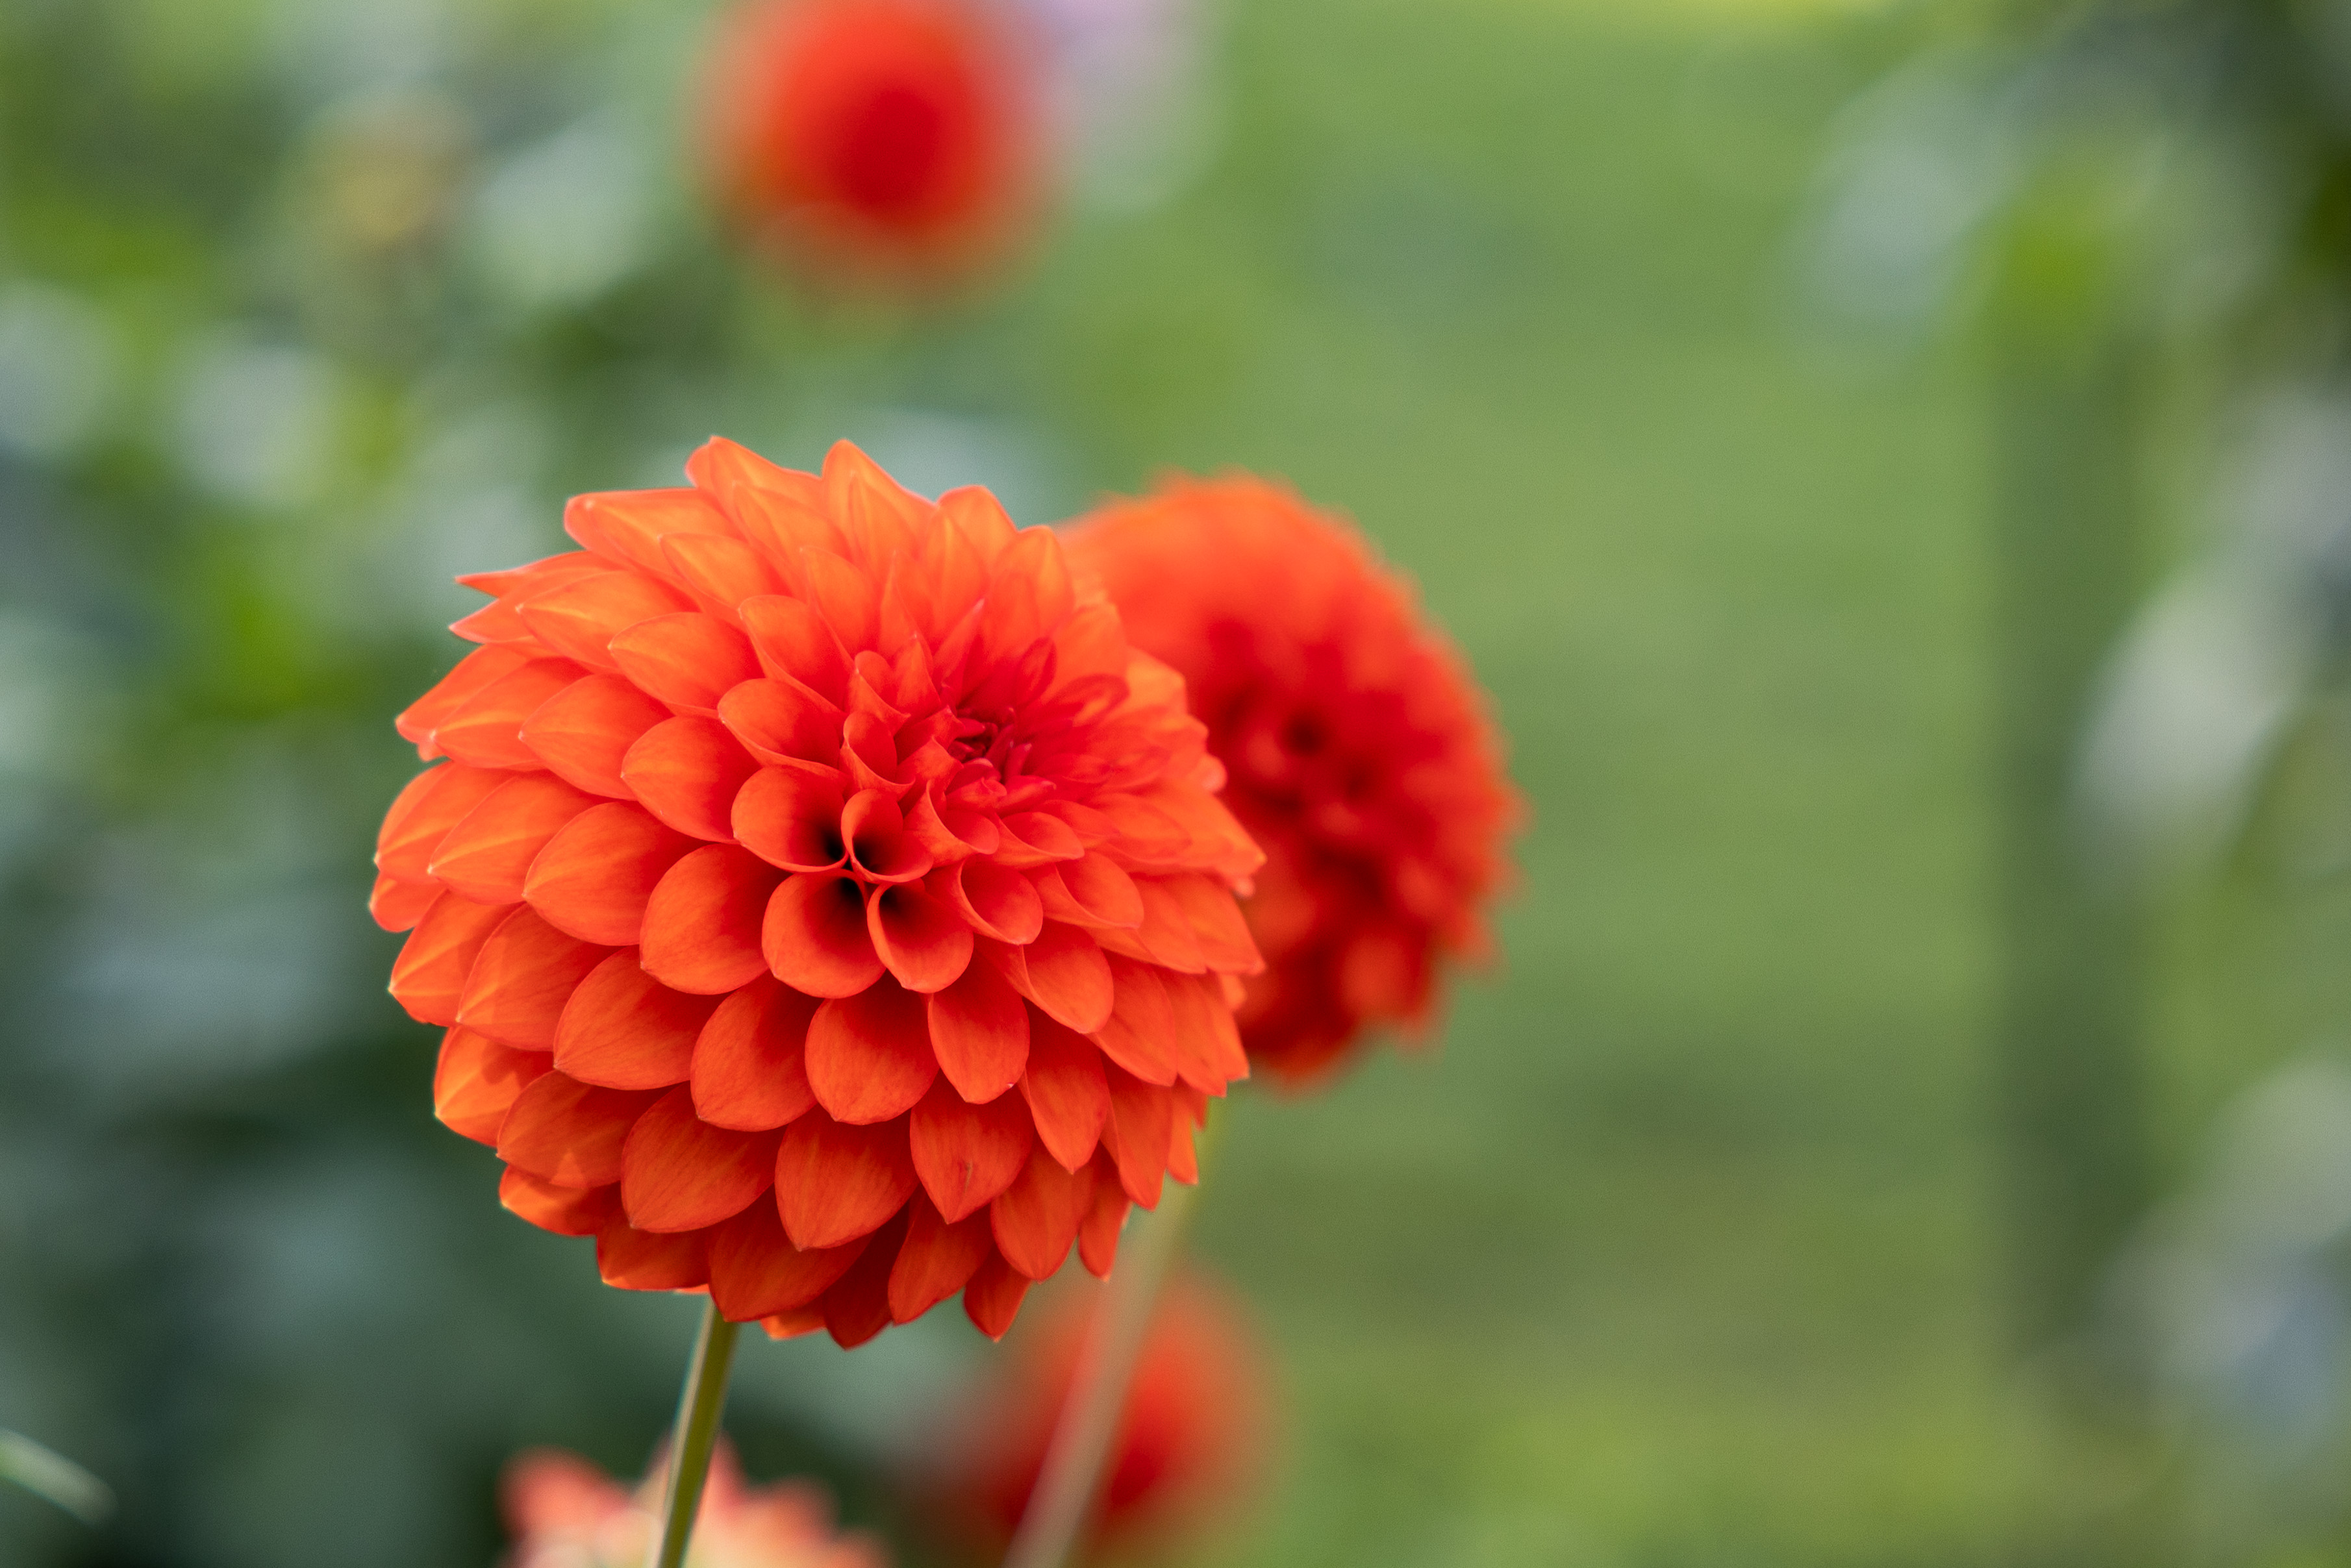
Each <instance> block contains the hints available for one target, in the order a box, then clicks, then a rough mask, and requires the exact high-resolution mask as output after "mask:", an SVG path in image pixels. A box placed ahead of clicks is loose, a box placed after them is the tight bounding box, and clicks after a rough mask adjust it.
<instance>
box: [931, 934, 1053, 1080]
mask: <svg viewBox="0 0 2351 1568" xmlns="http://www.w3.org/2000/svg"><path fill="white" fill-rule="evenodd" d="M930 1023H931V1050H932V1051H933V1053H934V1054H936V1055H937V1057H938V1059H939V1071H940V1072H942V1073H944V1074H946V1080H947V1082H948V1083H950V1084H952V1085H955V1088H956V1093H957V1094H959V1095H961V1096H963V1097H964V1098H965V1099H967V1100H969V1101H972V1102H973V1103H975V1104H978V1103H981V1102H984V1101H988V1100H993V1099H995V1098H996V1097H997V1096H999V1095H1001V1094H1003V1093H1004V1091H1005V1090H1007V1089H1008V1088H1010V1087H1011V1086H1012V1085H1014V1084H1017V1083H1019V1081H1020V1074H1021V1071H1022V1069H1024V1068H1025V1067H1027V1066H1028V1064H1029V1007H1028V1004H1027V1003H1026V1002H1022V1001H1021V1000H1020V993H1019V992H1017V991H1014V990H1013V989H1012V987H1011V985H1010V984H1009V983H1008V981H1006V980H1005V979H1004V977H1003V976H1002V975H999V974H998V973H997V972H996V971H995V970H994V969H993V968H992V967H990V966H989V965H987V964H984V963H976V964H972V965H970V966H969V967H967V969H965V971H963V975H962V977H961V978H960V979H958V980H957V981H956V982H955V983H954V984H953V985H950V986H948V987H947V988H946V990H944V991H937V992H932V993H931V998H930Z"/></svg>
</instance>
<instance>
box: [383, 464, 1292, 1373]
mask: <svg viewBox="0 0 2351 1568" xmlns="http://www.w3.org/2000/svg"><path fill="white" fill-rule="evenodd" d="M686 472H687V474H688V477H690V478H691V479H692V480H693V482H694V483H693V485H692V487H691V488H687V489H680V490H652V491H629V492H616V493H608V494H601V495H583V496H580V497H578V498H577V499H575V500H574V501H573V502H572V503H571V504H570V506H569V508H568V509H567V511H566V513H565V516H564V525H565V528H566V529H567V530H568V531H569V533H570V535H571V536H572V537H573V538H574V539H576V540H578V541H579V542H580V545H582V546H584V547H583V548H581V549H580V550H576V551H573V552H571V553H569V554H568V555H561V556H550V557H549V558H548V559H546V560H544V561H538V562H536V563H534V564H532V565H530V566H522V567H518V568H517V569H516V570H513V571H507V572H491V573H486V574H483V575H481V576H473V577H467V578H465V579H462V580H463V581H465V583H467V584H468V585H469V586H471V587H476V588H479V589H480V590H482V591H483V592H485V593H487V594H489V595H491V596H492V597H493V600H494V602H493V603H491V604H490V605H488V606H486V607H484V608H482V609H480V610H477V611H475V613H474V614H473V615H471V616H468V617H467V618H465V619H464V620H461V621H459V622H458V623H457V625H456V628H455V629H456V630H457V631H458V632H459V634H460V635H462V636H465V637H468V638H471V639H474V640H475V641H477V642H480V643H482V644H483V645H484V646H483V647H481V648H480V649H477V650H475V652H473V653H472V654H469V655H468V656H466V658H465V659H464V660H463V661H462V662H460V663H459V664H458V666H457V667H456V669H455V670H452V671H451V672H450V673H449V675H448V676H447V677H445V678H444V680H442V681H441V683H440V684H439V685H437V686H435V687H434V689H433V690H432V691H430V692H429V693H427V694H426V696H425V697H424V698H423V701H419V702H418V703H417V704H416V705H415V706H414V707H413V708H411V709H409V710H408V711H407V712H405V713H403V714H402V715H401V718H400V722H399V727H400V731H401V733H402V734H403V735H404V736H406V737H407V738H409V739H410V740H412V741H413V742H416V745H417V749H418V751H419V752H420V753H422V754H423V756H424V757H426V758H427V759H434V758H444V759H446V760H445V761H443V762H442V763H440V764H439V765H437V766H434V767H432V768H429V769H427V770H426V771H425V772H424V773H423V774H419V775H418V776H417V777H416V778H415V779H414V780H413V781H412V782H411V783H410V784H409V785H408V787H407V788H406V789H404V790H402V792H401V794H400V797H399V799H398V800H396V801H394V802H393V804H392V809H391V811H390V812H389V813H388V814H387V815H386V816H385V818H384V825H383V831H382V836H381V840H380V842H379V846H378V851H377V859H376V863H377V866H378V867H379V868H380V870H381V876H380V877H378V879H377V882H376V890H375V898H374V901H373V909H374V911H375V914H376V917H377V919H379V920H380V921H381V923H382V924H383V925H385V926H386V927H388V928H390V929H411V928H413V929H412V930H411V934H410V936H409V939H408V944H407V946H406V947H405V948H404V949H403V950H402V952H401V955H400V958H399V961H398V962H397V963H396V964H395V965H394V967H393V970H392V994H393V995H394V996H395V997H397V998H398V999H399V1000H400V1002H401V1003H402V1006H404V1007H406V1008H407V1009H408V1011H409V1012H410V1013H411V1014H412V1015H413V1016H414V1017H416V1018H419V1019H422V1020H423V1021H425V1022H427V1023H437V1024H441V1025H444V1027H446V1028H447V1030H448V1034H447V1036H446V1038H445V1040H444V1043H443V1045H442V1047H441V1065H440V1071H439V1075H438V1077H437V1078H436V1080H435V1083H434V1103H435V1106H436V1108H437V1110H438V1112H439V1114H440V1116H441V1119H442V1120H443V1121H444V1122H446V1123H447V1124H448V1125H449V1126H450V1127H454V1128H455V1129H456V1130H457V1131H459V1132H461V1133H464V1134H465V1136H467V1137H472V1138H475V1139H478V1140H479V1141H481V1142H483V1143H486V1144H490V1145H492V1146H493V1147H496V1149H497V1151H498V1155H499V1157H500V1158H502V1159H504V1160H505V1161H506V1162H507V1171H506V1176H505V1179H504V1182H503V1184H502V1187H501V1189H500V1190H501V1195H502V1197H503V1199H504V1200H505V1202H506V1205H507V1208H509V1209H511V1210H514V1211H515V1212H516V1213H517V1214H519V1215H521V1216H522V1217H523V1218H524V1219H526V1220H530V1221H531V1222H532V1223H534V1224H536V1225H538V1226H541V1227H543V1228H545V1229H547V1230H549V1231H558V1232H560V1233H562V1234H566V1235H591V1234H592V1235H593V1236H594V1237H595V1238H596V1261H597V1265H598V1267H599V1269H600V1270H601V1272H602V1274H603V1278H604V1280H605V1282H607V1283H610V1284H614V1285H619V1286H622V1287H624V1288H627V1289H633V1290H704V1289H706V1290H707V1291H708V1292H709V1293H710V1295H711V1298H712V1300H713V1301H714V1302H715V1303H716V1306H717V1308H718V1310H719V1311H720V1312H721V1313H722V1314H724V1315H725V1316H726V1318H727V1319H728V1320H730V1321H733V1322H738V1323H739V1322H747V1321H749V1320H752V1319H755V1318H758V1319H765V1320H766V1321H767V1323H768V1327H769V1329H770V1331H771V1332H776V1333H793V1332H804V1331H806V1330H809V1329H812V1328H815V1327H817V1326H819V1325H822V1326H823V1327H826V1328H828V1329H830V1330H831V1333H832V1334H833V1336H834V1337H835V1338H836V1339H838V1340H840V1341H841V1343H842V1344H843V1345H854V1344H858V1343H860V1342H862V1341H863V1340H865V1339H868V1338H870V1337H872V1335H873V1334H877V1333H879V1332H881V1330H882V1329H883V1327H884V1326H885V1325H887V1324H891V1323H893V1322H896V1323H904V1322H906V1321H908V1320H909V1319H911V1318H913V1317H914V1316H916V1315H918V1314H921V1313H923V1312H925V1311H926V1310H928V1309H929V1308H930V1307H931V1306H933V1305H934V1304H935V1303H938V1302H940V1301H943V1300H945V1299H946V1297H948V1296H950V1295H953V1294H955V1293H956V1292H957V1291H961V1292H962V1293H963V1299H964V1308H965V1311H966V1312H967V1313H968V1314H970V1316H971V1319H972V1321H973V1322H974V1323H976V1324H978V1325H979V1326H980V1327H981V1328H982V1329H984V1330H985V1331H987V1333H989V1334H1002V1333H1003V1331H1004V1329H1005V1327H1006V1325H1007V1324H1009V1323H1010V1322H1011V1320H1012V1316H1013V1314H1014V1312H1015V1311H1016V1310H1017V1309H1018V1307H1019V1302H1020V1298H1021V1294H1022V1293H1023V1292H1025V1291H1026V1290H1027V1289H1028V1288H1029V1282H1031V1281H1033V1280H1040V1279H1043V1278H1044V1277H1046V1276H1047V1275H1049V1274H1050V1273H1052V1272H1054V1271H1055V1270H1056V1269H1057V1268H1059V1267H1060V1266H1061V1262H1062V1261H1063V1259H1064V1258H1065V1256H1066V1255H1067V1254H1068V1252H1069V1250H1070V1247H1071V1242H1072V1241H1076V1242H1077V1243H1078V1245H1079V1248H1080V1251H1081V1254H1082V1255H1083V1258H1084V1261H1085V1262H1086V1264H1087V1266H1088V1267H1090V1268H1092V1270H1093V1271H1094V1272H1096V1273H1102V1272H1105V1271H1107V1270H1108V1268H1109V1266H1110V1262H1111V1259H1112V1256H1113V1252H1114V1251H1115V1248H1116V1244H1117V1236H1118V1230H1119V1226H1120V1223H1121V1222H1122V1221H1123V1219H1124V1217H1125V1214H1126V1210H1127V1205H1128V1203H1129V1202H1130V1201H1132V1202H1136V1203H1141V1204H1144V1206H1146V1207H1149V1206H1151V1205H1153V1204H1155V1203H1156V1202H1157V1200H1158V1197H1159V1191H1160V1182H1161V1179H1162V1177H1163V1176H1164V1175H1165V1174H1166V1173H1169V1172H1173V1173H1174V1174H1175V1176H1176V1177H1177V1178H1178V1179H1182V1180H1185V1181H1190V1180H1192V1179H1195V1174H1196V1170H1195V1166H1194V1163H1193V1155H1192V1141H1191V1140H1192V1130H1193V1128H1194V1127H1196V1126H1198V1125H1201V1124H1202V1123H1203V1122H1204V1121H1205V1119H1206V1116H1207V1099H1208V1096H1214V1095H1219V1094H1221V1093H1223V1092H1224V1088H1225V1085H1226V1084H1227V1082H1228V1081H1229V1080H1231V1079H1234V1078H1238V1077H1240V1076H1243V1075H1245V1074H1246V1072H1247V1070H1248V1062H1247V1058H1246V1057H1245V1056H1244V1055H1243V1054H1242V1050H1241V1044H1240V1038H1239V1035H1238V1033H1237V1032H1236V1030H1235V1028H1234V1024H1233V1021H1232V1011H1231V1010H1232V1007H1233V1006H1234V1004H1235V1003H1236V1002H1237V1001H1238V996H1239V990H1240V983H1241V982H1240V981H1239V979H1238V977H1239V976H1241V975H1244V974H1247V973H1249V972H1251V971H1255V970H1256V969H1258V968H1259V966H1260V962H1261V961H1260V960H1259V957H1258V955H1257V951H1256V949H1255V948H1254V947H1253V946H1252V945H1251V943H1250V940H1249V931H1248V929H1247V927H1246V926H1245V925H1244V924H1243V922H1242V920H1241V917H1240V914H1239V911H1238V907H1237V906H1236V904H1235V901H1234V897H1233V893H1232V890H1231V889H1232V887H1233V885H1234V884H1235V883H1236V882H1238V881H1239V880H1241V879H1243V878H1245V877H1247V876H1248V875H1249V873H1250V872H1251V871H1253V870H1254V869H1255V868H1256V867H1257V866H1258V865H1259V861H1260V859H1261V857H1260V856H1259V853H1258V851H1257V849H1256V847H1255V846H1253V845H1251V844H1250V843H1249V837H1248V836H1247V835H1246V834H1244V833H1243V832H1242V831H1241V830H1240V827H1239V826H1238V824H1237V823H1235V822H1234V820H1233V818H1232V817H1231V815H1229V814H1228V813H1227V812H1226V810H1225V809H1224V807H1223V806H1222V805H1219V804H1218V803H1217V798H1216V796H1215V794H1213V793H1212V792H1213V791H1214V790H1215V788H1216V787H1217V785H1218V784H1220V782H1221V780H1222V774H1223V770H1222V769H1221V768H1220V767H1219V766H1218V765H1217V763H1216V762H1215V761H1214V760H1213V759H1212V758H1210V757H1209V756H1208V754H1207V751H1206V749H1205V745H1204V741H1205V735H1204V732H1203V731H1202V730H1201V728H1200V726H1199V724H1198V723H1197V722H1196V721H1195V720H1193V719H1191V718H1190V717H1189V716H1187V715H1186V712H1185V710H1184V689H1183V682H1182V681H1181V680H1179V679H1178V678H1177V677H1176V676H1175V674H1174V673H1173V672H1172V671H1171V670H1168V669H1167V668H1166V667H1165V665H1163V664H1161V663H1159V662H1158V661H1157V660H1155V659H1151V658H1149V657H1148V656H1146V655H1144V654H1142V653H1139V652H1137V651H1135V650H1134V649H1131V648H1130V647H1129V646H1128V645H1127V641H1126V638H1125V634H1124V632H1123V630H1122V629H1121V628H1120V625H1119V618H1118V613H1117V611H1115V610H1114V609H1113V608H1112V607H1110V606H1109V605H1108V604H1107V603H1105V602H1103V601H1102V599H1101V597H1099V595H1097V594H1092V593H1087V592H1081V591H1080V590H1079V589H1078V588H1077V587H1074V586H1073V583H1072V580H1071V575H1070V573H1069V571H1068V569H1067V567H1066V566H1065V564H1064V562H1063V558H1062V554H1061V544H1060V541H1059V540H1057V539H1056V538H1055V537H1054V535H1053V534H1052V533H1051V532H1050V530H1048V529H1042V528H1031V529H1029V530H1026V531H1024V532H1018V533H1016V532H1015V531H1014V529H1013V526H1012V524H1011V523H1010V522H1009V521H1008V519H1007V518H1006V517H1005V515H1004V513H1003V511H1002V509H1001V508H999V507H998V505H997V504H996V501H995V498H994V497H993V496H991V495H989V494H988V493H987V492H986V491H983V490H977V489H966V490H959V491H955V492H952V493H949V494H947V495H946V496H945V497H943V498H942V499H941V500H939V501H938V502H937V503H936V504H933V503H931V502H928V501H925V500H922V499H921V498H919V497H917V496H915V495H914V494H912V493H908V492H907V491H905V490H903V489H901V488H899V486H898V485H897V484H896V483H893V482H892V481H891V479H890V478H889V477H888V476H887V475H886V474H884V473H883V472H882V471H881V470H880V469H879V468H877V467H876V466H874V464H873V463H872V462H871V461H869V460H868V459H867V458H866V457H865V456H864V455H863V454H862V453H861V452H858V451H857V450H856V449H855V448H853V447H851V446H849V445H848V444H847V443H845V442H844V443H843V444H841V445H840V446H837V447H835V448H834V449H833V451H832V453H831V456H830V457H829V458H828V459H827V460H826V462H825V465H824V472H823V474H822V476H821V477H819V476H817V475H813V474H807V473H797V472H790V471H788V470H785V469H781V468H778V467H776V466H774V465H773V464H771V463H768V462H764V461H762V460H761V459H759V458H758V457H755V456H753V455H752V454H751V453H750V452H747V451H745V450H744V449H743V448H741V447H739V446H736V445H734V444H733V443H732V442H728V441H712V442H711V443H710V444H709V445H707V446H705V447H704V448H703V449H702V450H701V451H700V452H697V453H695V456H694V458H693V460H692V461H691V462H689V463H688V464H687V467H686Z"/></svg>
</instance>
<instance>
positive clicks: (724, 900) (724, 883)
mask: <svg viewBox="0 0 2351 1568" xmlns="http://www.w3.org/2000/svg"><path fill="white" fill-rule="evenodd" d="M782 875H783V874H782V873H781V872H779V871H778V870H776V869H775V868H774V867H771V866H769V865H768V863H767V862H766V861H764V860H762V859H760V858H759V857H758V856H756V855H754V854H752V853H751V852H750V851H749V850H747V849H741V848H737V846H734V845H731V844H713V845H710V846H706V847H705V848H701V849H697V850H695V852H694V853H693V854H691V855H688V856H687V857H685V858H684V859H683V860H680V861H679V862H678V863H677V864H676V865H674V866H673V867H670V868H669V871H668V874H667V875H665V876H664V877H662V879H661V883H660V885H659V886H658V887H656V888H654V889H653V897H652V898H651V899H649V900H648V901H647V902H646V904H645V920H644V934H643V938H642V939H641V943H640V946H641V954H642V961H643V963H644V966H645V970H646V971H647V972H648V973H650V974H651V975H653V978H654V979H656V980H658V981H661V982H662V983H663V984H664V985H666V986H670V987H672V988H674V989H675V990H678V991H691V992H695V993H697V994H699V995H703V996H715V995H717V994H718V993H720V992H728V991H733V990H734V989H735V988H736V987H737V986H741V985H747V984H749V983H750V982H751V981H753V980H755V979H757V978H758V976H759V975H760V974H762V973H764V972H765V971H766V970H767V967H768V962H767V960H766V959H764V958H762V957H761V956H760V953H759V922H760V919H761V918H762V916H763V914H764V913H765V911H766V909H767V907H768V898H769V896H770V895H771V894H772V893H773V892H774V891H775V889H776V884H777V883H778V881H779V880H781V879H782Z"/></svg>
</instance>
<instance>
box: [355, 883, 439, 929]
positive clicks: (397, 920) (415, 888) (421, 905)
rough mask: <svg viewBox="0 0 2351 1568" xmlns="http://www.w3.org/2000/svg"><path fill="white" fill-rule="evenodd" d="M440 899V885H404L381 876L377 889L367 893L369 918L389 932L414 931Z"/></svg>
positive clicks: (376, 884) (376, 885)
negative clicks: (435, 901)
mask: <svg viewBox="0 0 2351 1568" xmlns="http://www.w3.org/2000/svg"><path fill="white" fill-rule="evenodd" d="M439 897H441V888H440V885H439V884H438V883H434V882H403V881H402V880H401V879H400V878H399V877H392V876H387V875H385V874H383V873H382V872H378V873H377V874H376V879H375V887H374V888H372V889H371V890H370V891H369V893H368V914H369V916H370V917H371V919H374V921H375V923H376V924H377V925H379V926H381V927H382V928H383V929H385V930H387V931H405V930H412V929H414V928H415V925H416V922H417V921H419V920H421V919H423V918H424V912H425V911H426V910H428V909H431V908H433V901H434V899H436V898H439Z"/></svg>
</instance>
